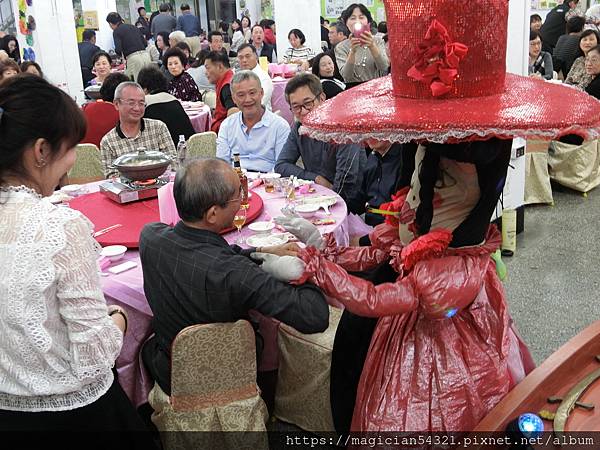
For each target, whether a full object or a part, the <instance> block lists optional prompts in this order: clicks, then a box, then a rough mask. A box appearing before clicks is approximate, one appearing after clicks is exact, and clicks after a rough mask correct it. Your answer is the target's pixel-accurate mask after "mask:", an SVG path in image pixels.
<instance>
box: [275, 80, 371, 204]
mask: <svg viewBox="0 0 600 450" xmlns="http://www.w3.org/2000/svg"><path fill="white" fill-rule="evenodd" d="M285 98H286V100H287V101H288V103H289V104H290V109H291V110H292V112H293V113H294V118H295V119H296V122H297V123H296V124H295V125H294V126H292V130H291V131H290V134H289V136H288V139H287V142H286V143H285V145H284V146H283V149H282V150H281V153H280V154H279V158H278V159H277V163H276V164H275V172H278V173H280V174H281V175H282V176H284V177H289V176H291V175H294V176H296V177H298V178H301V179H304V180H311V181H314V182H315V183H317V184H320V185H321V186H325V187H327V188H329V189H333V190H334V191H335V192H337V193H338V194H339V195H340V196H341V197H342V198H343V199H344V200H345V201H346V203H349V200H351V199H352V198H354V196H356V195H357V193H358V191H359V189H360V186H361V183H362V174H363V169H364V167H365V165H366V161H367V156H366V153H365V150H364V149H363V148H361V147H359V146H357V145H340V144H333V143H328V142H322V141H317V140H316V139H312V138H310V137H308V136H300V134H299V133H298V129H299V128H300V126H301V125H302V120H303V119H304V117H306V115H307V114H308V113H309V112H310V111H312V110H313V109H314V108H316V107H317V106H319V105H320V104H321V103H322V102H324V101H325V94H324V93H323V87H322V86H321V81H320V80H319V79H318V78H317V77H316V76H315V75H313V74H307V73H304V74H300V75H296V76H295V77H294V78H292V79H291V80H290V81H289V82H288V84H287V86H286V88H285ZM300 158H302V162H303V164H304V169H303V168H301V167H300V166H297V165H296V163H297V162H298V159H300ZM352 212H354V211H352Z"/></svg>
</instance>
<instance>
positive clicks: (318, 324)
mask: <svg viewBox="0 0 600 450" xmlns="http://www.w3.org/2000/svg"><path fill="white" fill-rule="evenodd" d="M252 251H253V250H241V249H240V247H238V246H231V247H230V246H229V245H228V244H227V242H226V241H225V239H223V238H222V237H221V236H219V235H218V234H215V233H213V232H211V231H207V230H200V229H196V228H190V227H188V226H186V225H185V224H183V222H179V223H178V224H177V225H175V227H170V226H168V225H165V224H163V223H152V224H148V225H146V226H145V227H144V229H143V230H142V233H141V236H140V258H141V261H142V270H143V273H144V292H145V294H146V298H147V299H148V304H149V305H150V308H151V309H152V313H153V314H154V319H153V328H154V332H155V335H156V339H154V340H153V341H152V343H150V346H148V345H147V346H145V348H144V351H143V353H142V354H143V358H144V363H145V364H146V366H147V367H148V369H149V371H150V373H151V374H152V376H153V377H154V379H155V380H156V381H157V382H158V384H159V386H160V387H161V388H162V389H163V391H165V393H167V394H169V393H170V392H171V389H170V388H171V373H170V355H171V344H172V342H173V340H174V339H175V336H176V335H177V334H178V333H179V332H180V331H181V330H183V329H184V328H186V327H188V326H190V325H195V324H201V323H219V322H221V323H223V322H235V321H237V320H239V319H248V311H249V310H252V309H253V310H257V311H259V312H260V313H262V314H264V315H265V316H272V317H275V318H276V319H278V320H280V321H282V322H284V323H286V324H288V325H291V326H293V327H294V328H296V329H297V330H298V331H300V332H301V333H319V332H322V331H324V330H325V329H327V327H328V326H329V308H328V306H327V302H326V301H325V298H324V297H323V294H322V293H321V291H320V290H319V289H318V288H317V287H315V286H313V285H311V284H306V285H302V286H293V285H291V284H288V283H283V282H281V281H277V280H276V279H275V278H273V277H272V276H271V275H269V274H267V273H266V272H264V271H263V270H262V269H261V268H260V267H259V266H258V265H257V264H256V263H255V262H254V261H253V260H251V259H250V258H249V257H248V255H249V254H250V253H251V252H252ZM146 347H149V348H146Z"/></svg>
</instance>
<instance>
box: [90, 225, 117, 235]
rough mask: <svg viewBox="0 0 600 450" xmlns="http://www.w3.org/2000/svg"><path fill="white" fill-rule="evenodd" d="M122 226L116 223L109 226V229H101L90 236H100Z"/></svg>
mask: <svg viewBox="0 0 600 450" xmlns="http://www.w3.org/2000/svg"><path fill="white" fill-rule="evenodd" d="M122 226H123V225H121V224H120V223H117V224H116V225H111V226H110V227H106V228H102V229H101V230H98V231H96V232H95V233H94V234H92V236H93V237H98V236H102V235H103V234H105V233H108V232H109V231H112V230H114V229H115V228H119V227H122Z"/></svg>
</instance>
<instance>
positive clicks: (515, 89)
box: [300, 74, 600, 143]
mask: <svg viewBox="0 0 600 450" xmlns="http://www.w3.org/2000/svg"><path fill="white" fill-rule="evenodd" d="M302 125H303V126H302V128H301V130H300V132H301V134H307V135H309V136H311V137H313V138H315V139H318V140H321V141H333V142H338V143H350V142H354V143H360V142H364V141H365V140H366V139H370V138H372V139H377V140H385V141H390V142H399V143H404V142H410V141H429V142H438V143H444V142H447V143H453V142H464V141H474V140H485V139H489V138H492V137H499V138H502V139H512V138H514V137H523V138H544V139H556V138H559V137H561V136H564V135H566V134H577V135H579V136H581V137H583V138H584V139H595V138H598V137H600V101H599V100H597V99H596V98H594V97H592V96H590V95H588V94H587V93H586V92H583V91H579V90H577V89H575V88H573V87H569V86H564V85H560V84H554V83H548V82H545V81H543V80H538V79H534V78H529V77H524V76H519V75H514V74H506V81H505V91H504V92H503V93H502V94H498V95H491V96H486V97H473V98H453V99H447V100H444V99H411V98H404V97H395V96H394V95H393V94H392V80H391V77H389V76H387V77H383V78H377V79H375V80H371V81H369V82H366V83H363V84H361V85H360V86H357V87H355V88H352V89H349V90H348V91H345V92H342V93H340V94H338V95H337V96H336V97H334V98H332V99H330V100H328V101H326V102H324V103H323V104H322V105H320V106H319V107H318V108H316V109H315V110H313V111H312V112H311V113H310V114H308V115H307V117H306V118H305V119H304V121H303V124H302Z"/></svg>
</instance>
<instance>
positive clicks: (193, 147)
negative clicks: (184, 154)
mask: <svg viewBox="0 0 600 450" xmlns="http://www.w3.org/2000/svg"><path fill="white" fill-rule="evenodd" d="M187 147H188V157H190V158H214V157H215V156H216V155H217V133H215V132H214V131H205V132H203V133H196V134H193V135H192V136H190V138H189V139H188V142H187Z"/></svg>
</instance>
